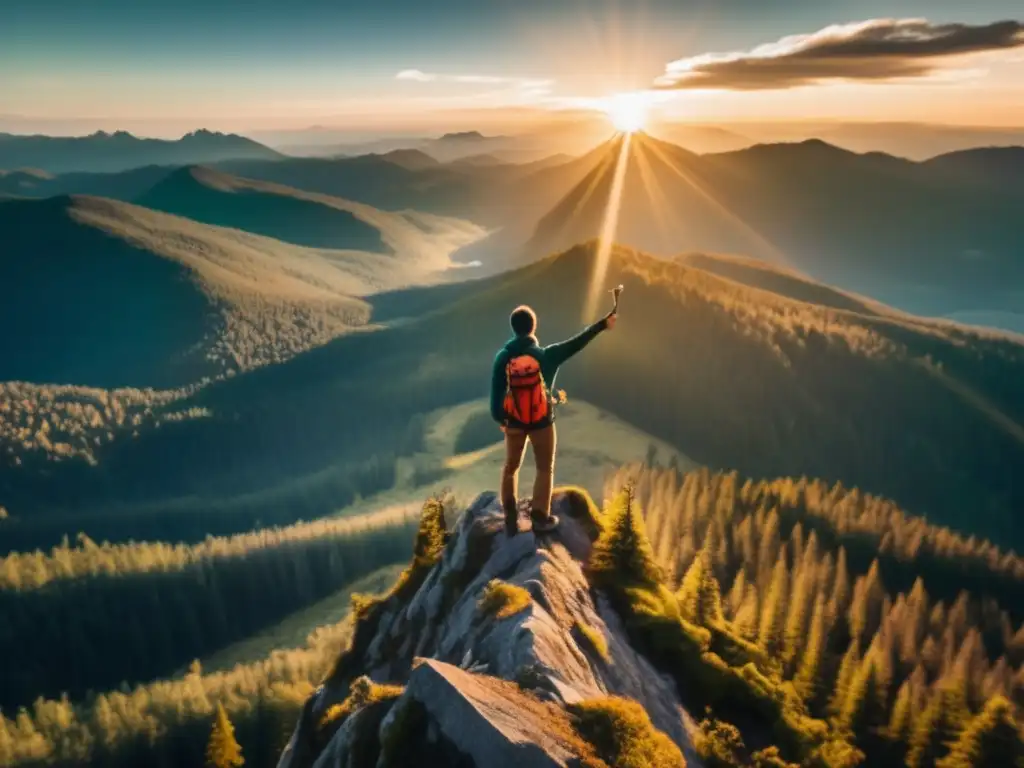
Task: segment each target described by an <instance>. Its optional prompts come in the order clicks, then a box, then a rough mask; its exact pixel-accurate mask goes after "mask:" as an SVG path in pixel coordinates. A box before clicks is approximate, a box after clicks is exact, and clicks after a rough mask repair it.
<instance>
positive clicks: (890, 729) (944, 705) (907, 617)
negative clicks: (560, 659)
mask: <svg viewBox="0 0 1024 768" xmlns="http://www.w3.org/2000/svg"><path fill="white" fill-rule="evenodd" d="M627 485H628V487H630V488H631V489H632V493H633V494H634V499H635V502H636V505H637V507H638V508H639V509H643V510H644V512H645V530H646V533H647V536H648V538H649V541H650V544H649V546H650V552H651V558H652V560H655V561H656V562H657V564H658V566H659V567H660V569H661V571H662V572H663V573H664V575H665V578H666V582H667V584H668V585H669V588H670V589H673V590H675V595H676V599H677V601H678V606H679V611H680V613H681V615H682V618H683V619H685V620H686V621H688V622H691V623H692V624H693V625H695V626H698V627H705V628H709V629H711V630H712V631H713V632H716V631H720V629H721V628H723V627H727V628H728V632H730V633H734V634H735V635H736V636H738V637H739V638H741V639H742V641H743V642H745V643H748V644H750V645H751V647H752V648H756V649H757V650H758V652H760V653H763V654H764V655H765V656H766V657H767V658H766V659H765V660H764V662H763V663H762V664H761V665H760V666H761V668H762V669H763V670H764V672H765V674H767V675H768V676H769V677H770V678H773V679H776V680H778V681H779V684H780V685H781V686H782V690H785V691H786V692H787V695H792V696H793V697H795V699H794V700H795V701H799V703H800V706H802V707H805V708H806V711H807V712H808V714H809V715H811V716H813V717H816V718H819V719H821V720H823V721H826V722H828V723H829V726H830V728H831V729H832V730H833V732H834V733H836V734H839V735H841V736H842V737H843V738H844V739H846V740H848V741H849V743H850V744H851V745H853V746H855V747H856V748H857V749H859V750H860V751H861V752H862V753H863V755H864V756H865V759H866V763H865V764H868V765H872V766H875V765H879V766H903V765H906V766H909V767H910V768H931V766H941V767H942V768H953V767H954V766H955V767H956V768H960V767H961V766H963V767H966V766H978V767H979V768H980V766H983V765H984V766H988V765H1007V766H1011V765H1016V763H1013V762H994V763H986V762H978V760H979V758H978V757H977V755H978V754H982V753H984V749H987V748H988V747H985V748H984V749H983V747H984V745H983V744H982V745H981V746H979V744H981V741H985V740H986V739H989V738H990V736H991V734H992V733H998V734H1002V736H1001V737H1000V738H1003V737H1005V738H1006V739H1008V746H1006V748H1005V749H1004V750H1003V754H1004V755H1007V756H1010V757H1012V758H1013V759H1017V757H1015V756H1020V755H1021V754H1024V751H1022V750H1021V744H1022V742H1021V735H1020V732H1019V722H1020V717H1021V711H1020V708H1021V707H1022V706H1024V628H1022V627H1020V626H1018V625H1016V624H1015V623H1014V622H1015V619H1014V616H1013V615H1012V614H1011V611H1013V612H1019V611H1020V609H1021V604H1020V601H1019V595H1020V591H1019V590H1020V587H1021V581H1022V577H1021V573H1022V571H1021V561H1020V558H1019V557H1017V556H1016V555H1015V554H1013V553H1012V552H1002V551H1000V550H999V549H998V548H997V547H995V546H994V545H992V544H991V543H989V542H985V541H979V540H976V539H965V538H963V537H961V536H958V535H957V534H955V533H953V532H951V531H948V530H945V529H941V528H936V527H933V526H929V525H927V524H926V523H924V522H923V521H921V520H920V519H916V518H913V517H910V516H908V515H905V514H904V513H902V512H901V511H900V510H898V509H897V508H896V507H895V506H894V505H892V503H891V502H888V501H886V500H884V499H878V498H875V497H872V496H870V495H866V494H862V493H860V492H858V491H856V490H855V489H844V488H842V487H841V486H832V487H829V486H827V485H826V484H824V483H820V482H815V481H808V480H805V479H801V480H793V479H780V480H775V481H771V482H768V481H762V482H753V481H749V480H745V481H741V480H740V478H739V477H738V476H737V475H736V474H735V473H728V474H726V473H719V474H713V473H711V472H709V471H708V470H700V471H696V472H691V473H688V474H686V475H685V476H681V475H680V474H679V473H677V472H675V471H672V470H651V469H646V468H640V467H633V468H629V469H627V470H623V471H622V472H621V473H620V474H618V475H617V476H615V477H614V478H612V479H611V480H610V485H609V489H610V490H611V491H614V490H615V489H617V488H622V487H626V486H627ZM847 542H853V543H855V544H857V545H858V549H860V550H866V549H868V548H869V547H870V546H871V545H872V544H878V545H880V544H881V543H882V542H885V544H884V546H881V547H880V555H879V557H878V558H876V559H873V560H868V559H866V558H863V557H857V558H854V557H851V556H848V553H847V547H846V546H845V545H846V543H847ZM883 559H887V560H888V562H887V564H886V565H887V567H883ZM919 566H923V567H922V568H921V572H919V573H918V574H917V576H915V577H913V578H912V579H911V580H910V583H909V585H908V587H907V588H906V589H902V590H897V589H894V588H893V587H891V586H890V585H889V583H888V580H887V576H886V574H887V573H891V574H893V580H894V581H896V582H899V583H907V581H908V579H910V578H911V576H912V575H913V573H914V571H915V570H916V569H918V567H919ZM964 574H973V578H974V581H973V582H971V583H973V584H976V585H978V586H979V592H978V593H971V592H968V591H966V590H959V591H957V590H956V586H955V585H956V584H957V583H958V582H959V583H963V580H964ZM984 574H987V576H988V581H987V583H986V581H985V579H984V578H983V575H984ZM981 588H983V591H982V590H981ZM715 733H716V735H715V739H718V742H717V743H719V744H720V742H721V739H720V734H721V730H720V729H719V730H716V732H715ZM715 739H712V741H714V740H715ZM979 740H981V741H979ZM985 743H986V744H988V743H989V742H988V741H985ZM726 751H729V750H726ZM737 754H738V753H737ZM846 754H847V755H849V754H850V753H846ZM985 754H991V752H989V753H985ZM1006 759H1010V758H1009V757H1007V758H1006ZM711 764H712V765H720V764H721V765H740V764H746V763H745V762H743V760H741V759H740V757H738V756H737V757H736V758H735V760H734V761H733V762H729V761H728V760H726V761H724V762H721V763H715V762H714V761H712V762H711ZM851 764H856V763H851Z"/></svg>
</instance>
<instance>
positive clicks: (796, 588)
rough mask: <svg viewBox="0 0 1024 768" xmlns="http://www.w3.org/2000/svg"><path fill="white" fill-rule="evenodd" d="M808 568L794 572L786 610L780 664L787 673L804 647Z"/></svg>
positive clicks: (808, 589) (808, 587)
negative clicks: (790, 594)
mask: <svg viewBox="0 0 1024 768" xmlns="http://www.w3.org/2000/svg"><path fill="white" fill-rule="evenodd" d="M808 573H809V569H807V568H802V567H801V568H800V569H799V570H797V571H795V572H794V576H793V590H792V596H791V597H790V601H789V610H788V611H787V612H786V624H785V629H784V630H783V632H782V666H783V669H784V670H785V671H786V672H787V673H789V672H791V671H792V670H793V666H794V665H795V664H796V661H797V658H798V657H799V655H800V651H801V649H802V648H803V647H804V640H805V636H804V631H805V630H806V629H807V600H808V596H809V594H810V586H811V585H810V583H809V581H810V579H809V576H808Z"/></svg>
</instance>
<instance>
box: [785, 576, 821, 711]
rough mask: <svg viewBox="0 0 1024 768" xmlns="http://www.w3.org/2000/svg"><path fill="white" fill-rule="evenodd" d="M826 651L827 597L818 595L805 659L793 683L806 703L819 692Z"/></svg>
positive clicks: (805, 650) (805, 649) (802, 660)
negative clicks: (822, 662)
mask: <svg viewBox="0 0 1024 768" xmlns="http://www.w3.org/2000/svg"><path fill="white" fill-rule="evenodd" d="M824 651H825V596H824V595H823V594H822V593H820V592H819V593H818V597H817V598H816V599H815V601H814V613H813V615H812V616H811V627H810V630H809V631H808V634H807V643H806V647H805V648H804V655H803V658H801V659H800V666H799V668H798V669H797V672H796V677H795V678H794V679H793V682H794V683H795V685H796V690H797V691H798V692H799V694H800V696H801V698H803V700H804V701H807V702H810V701H813V700H814V698H815V697H816V695H817V692H818V688H817V686H818V671H819V670H820V668H821V657H822V654H823V653H824Z"/></svg>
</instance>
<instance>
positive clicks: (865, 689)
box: [839, 653, 885, 749]
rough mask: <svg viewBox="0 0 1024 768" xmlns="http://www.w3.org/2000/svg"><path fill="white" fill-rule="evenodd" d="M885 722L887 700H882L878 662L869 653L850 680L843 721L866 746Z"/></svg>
mask: <svg viewBox="0 0 1024 768" xmlns="http://www.w3.org/2000/svg"><path fill="white" fill-rule="evenodd" d="M884 722H885V702H884V701H882V700H881V691H880V689H879V685H878V678H877V672H876V668H875V663H874V660H873V658H872V654H870V653H869V654H868V655H867V656H866V657H865V659H864V662H863V663H862V664H861V667H860V669H859V670H858V671H857V674H856V675H854V677H853V680H852V681H851V683H850V686H849V689H848V691H847V694H846V701H845V702H844V704H843V708H842V711H841V712H840V715H839V724H840V727H842V728H843V729H844V730H846V731H848V732H849V733H850V734H852V736H853V740H854V743H856V744H857V746H859V747H861V748H862V749H863V748H865V747H867V746H868V745H869V741H870V740H871V739H872V738H873V736H874V734H875V733H876V731H877V729H878V728H879V727H880V726H881V725H883V724H884Z"/></svg>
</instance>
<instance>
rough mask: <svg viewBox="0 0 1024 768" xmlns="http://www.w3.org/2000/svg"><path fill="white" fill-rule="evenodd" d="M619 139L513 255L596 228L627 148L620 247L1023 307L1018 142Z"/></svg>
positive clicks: (967, 304) (968, 303)
mask: <svg viewBox="0 0 1024 768" xmlns="http://www.w3.org/2000/svg"><path fill="white" fill-rule="evenodd" d="M624 141H625V140H624V139H619V140H616V141H614V142H610V143H608V144H606V145H604V146H603V147H601V148H599V149H598V150H595V151H594V152H592V153H590V154H589V155H587V156H585V157H583V158H580V159H579V160H577V161H574V163H570V164H566V165H565V166H562V169H563V170H564V171H566V172H567V173H568V172H569V171H570V170H571V172H572V174H573V175H574V176H575V177H579V170H580V168H586V169H587V170H586V173H585V174H584V175H583V177H582V178H579V179H578V181H577V182H576V183H575V184H574V185H572V186H571V187H569V188H568V191H567V192H566V194H565V195H564V196H563V197H562V199H561V200H560V201H559V202H558V203H557V204H556V205H555V206H554V207H553V208H552V209H551V210H549V211H548V212H546V213H545V214H544V215H542V216H541V217H540V218H539V220H538V221H537V222H536V224H535V226H534V228H533V230H532V232H531V233H529V234H528V235H527V233H520V234H519V235H516V236H513V235H512V234H510V235H509V240H508V241H507V242H511V240H513V239H515V237H524V238H525V239H526V240H527V243H526V245H525V246H524V247H522V249H521V251H520V258H521V259H523V260H529V259H532V258H535V257H536V256H537V255H539V254H543V253H550V252H552V251H555V250H559V249H562V248H566V247H569V246H571V245H572V244H573V243H577V242H580V241H582V240H586V239H589V238H592V237H596V236H598V235H599V233H600V232H601V229H602V226H603V224H604V221H605V216H606V211H607V209H608V200H609V197H610V195H611V193H612V189H613V185H614V180H615V175H616V166H617V164H618V162H619V158H620V156H622V157H623V158H624V160H623V162H624V167H623V169H622V177H623V188H622V195H621V207H620V210H619V218H618V227H617V230H616V240H617V241H619V242H621V243H625V244H629V245H633V246H635V247H637V248H641V249H644V250H646V251H649V252H653V253H657V254H662V255H665V256H671V255H674V254H678V253H684V252H687V251H701V252H718V253H738V254H748V255H753V256H756V257H758V258H761V259H764V260H766V261H768V262H770V263H776V264H783V265H787V266H792V267H796V268H797V269H799V270H801V271H803V272H806V273H808V274H810V275H813V276H814V277H815V278H817V279H819V280H823V281H825V282H828V283H833V284H836V285H841V286H843V287H845V288H847V289H850V290H854V291H857V292H859V293H863V294H867V295H869V296H873V297H876V298H879V299H882V300H883V301H886V302H887V303H889V304H893V305H895V306H899V307H901V308H905V309H908V310H911V311H914V312H918V313H924V314H947V313H949V312H955V311H969V310H978V309H987V310H1004V311H1011V312H1012V311H1021V309H1024V293H1022V291H1021V288H1020V286H1021V285H1024V259H1022V258H1021V253H1020V248H1019V244H1020V243H1022V242H1024V218H1022V217H1021V216H1020V215H1019V212H1020V211H1021V210H1024V175H1022V174H1021V173H1020V172H1018V169H1020V170H1021V171H1024V150H1022V149H1020V148H1005V149H981V150H969V151H965V152H960V153H955V154H952V155H946V156H942V157H939V158H935V159H933V160H930V161H927V162H924V163H915V162H912V161H909V160H904V159H901V158H896V157H893V156H891V155H884V154H879V153H874V154H866V155H858V154H855V153H853V152H849V151H847V150H843V149H839V148H837V147H834V146H831V145H829V144H826V143H824V142H821V141H808V142H803V143H800V144H775V145H758V146H755V147H751V148H749V149H745V150H740V151H737V152H731V153H723V154H712V155H695V154H693V153H691V152H687V151H686V150H684V149H682V148H681V147H678V146H675V145H672V144H668V143H666V142H662V141H658V140H656V139H653V138H651V137H649V136H644V135H642V134H637V135H636V136H634V137H633V138H632V140H631V143H630V144H629V146H628V150H627V151H626V152H625V154H624V155H623V151H624V150H623V142H624ZM574 166H575V167H574ZM565 186H567V187H568V185H565Z"/></svg>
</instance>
